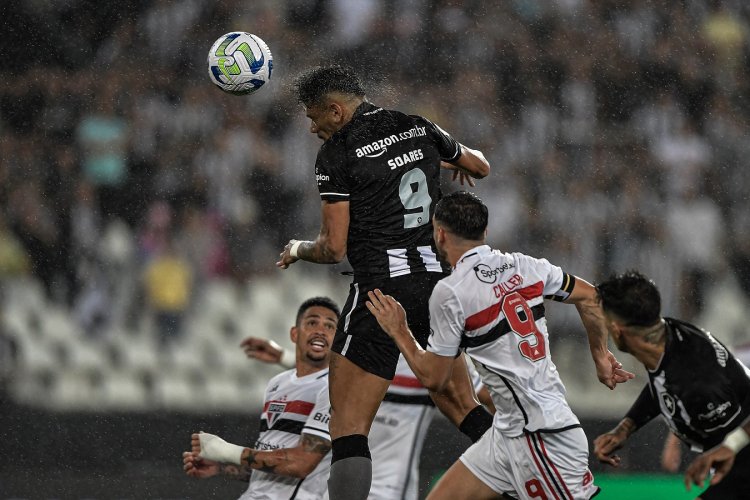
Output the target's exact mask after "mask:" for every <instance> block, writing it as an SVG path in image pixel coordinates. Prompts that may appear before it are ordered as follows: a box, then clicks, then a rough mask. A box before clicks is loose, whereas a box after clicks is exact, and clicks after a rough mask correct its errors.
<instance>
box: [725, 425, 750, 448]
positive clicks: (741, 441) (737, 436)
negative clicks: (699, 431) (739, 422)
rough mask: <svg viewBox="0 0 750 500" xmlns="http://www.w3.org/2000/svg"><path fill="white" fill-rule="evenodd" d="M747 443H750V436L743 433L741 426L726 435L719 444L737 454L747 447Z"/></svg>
mask: <svg viewBox="0 0 750 500" xmlns="http://www.w3.org/2000/svg"><path fill="white" fill-rule="evenodd" d="M748 443H750V436H748V435H747V432H745V429H743V428H742V426H739V427H737V428H736V429H735V430H733V431H732V432H730V433H729V434H727V435H726V436H725V437H724V441H723V442H722V443H721V444H722V446H726V447H727V448H729V449H730V450H732V451H733V452H734V453H735V454H737V453H738V452H739V451H740V450H741V449H742V448H744V447H745V446H747V444H748Z"/></svg>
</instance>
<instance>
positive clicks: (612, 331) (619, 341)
mask: <svg viewBox="0 0 750 500" xmlns="http://www.w3.org/2000/svg"><path fill="white" fill-rule="evenodd" d="M604 319H605V321H606V322H607V330H608V331H609V336H610V337H612V342H613V343H614V344H615V346H617V349H619V350H620V351H622V352H630V349H629V348H628V343H627V339H626V338H625V336H624V335H623V334H622V329H621V328H620V326H619V323H617V321H616V320H615V318H613V317H612V316H611V315H610V314H607V313H606V312H605V313H604Z"/></svg>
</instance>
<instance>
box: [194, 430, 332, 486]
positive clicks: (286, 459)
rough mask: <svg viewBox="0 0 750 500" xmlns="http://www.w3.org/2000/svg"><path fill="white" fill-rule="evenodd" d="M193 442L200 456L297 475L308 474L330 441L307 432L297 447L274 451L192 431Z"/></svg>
mask: <svg viewBox="0 0 750 500" xmlns="http://www.w3.org/2000/svg"><path fill="white" fill-rule="evenodd" d="M192 445H193V452H196V451H197V452H198V454H199V455H200V456H201V457H202V458H203V459H207V460H212V461H214V462H219V463H221V464H230V465H235V466H240V467H247V468H250V469H257V470H261V471H263V472H268V473H270V474H279V475H282V476H290V477H297V478H304V477H307V475H308V474H310V473H311V472H312V471H313V470H314V469H315V467H317V466H318V464H319V463H320V461H321V460H322V459H323V457H324V456H325V455H326V453H328V451H330V449H331V442H330V441H329V440H327V439H323V438H321V437H318V436H313V435H309V434H302V436H301V437H300V441H299V444H298V445H297V446H295V447H293V448H279V449H277V450H262V451H261V450H255V449H252V448H242V447H241V446H238V445H235V444H231V443H227V442H226V441H224V440H223V439H221V438H220V437H219V436H214V435H213V434H207V433H205V432H201V433H199V434H193V437H192Z"/></svg>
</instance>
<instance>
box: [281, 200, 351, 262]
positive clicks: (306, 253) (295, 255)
mask: <svg viewBox="0 0 750 500" xmlns="http://www.w3.org/2000/svg"><path fill="white" fill-rule="evenodd" d="M348 236H349V202H348V201H336V202H330V201H323V203H322V205H321V220H320V233H319V234H318V237H317V238H316V239H315V241H302V240H289V243H287V244H286V246H285V247H284V250H282V252H281V253H280V254H279V255H280V258H279V261H278V262H276V266H277V267H280V268H281V269H286V268H288V267H289V266H290V265H291V264H293V263H295V262H297V261H298V260H306V261H308V262H315V263H317V264H336V263H338V262H341V261H342V260H344V257H346V243H347V238H348Z"/></svg>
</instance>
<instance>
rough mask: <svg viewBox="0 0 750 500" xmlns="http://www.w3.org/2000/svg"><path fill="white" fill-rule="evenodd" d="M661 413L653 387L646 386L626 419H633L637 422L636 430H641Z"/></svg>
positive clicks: (626, 415)
mask: <svg viewBox="0 0 750 500" xmlns="http://www.w3.org/2000/svg"><path fill="white" fill-rule="evenodd" d="M659 413H660V410H659V403H658V402H657V401H656V399H654V395H653V392H652V391H651V386H650V385H649V384H646V385H645V386H644V387H643V390H642V391H641V394H640V395H639V396H638V399H636V400H635V403H633V406H631V407H630V409H629V410H628V412H627V413H626V414H625V418H630V419H632V420H633V422H635V428H636V429H640V428H641V427H643V426H644V425H646V424H647V423H649V422H650V421H651V420H652V419H653V418H654V417H656V416H657V415H659Z"/></svg>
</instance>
